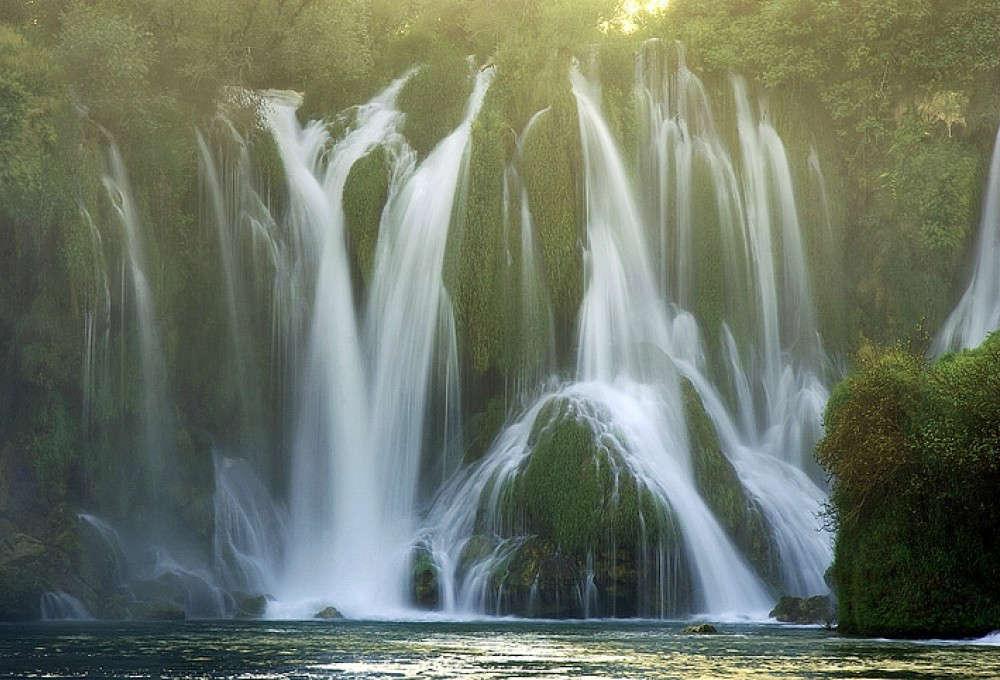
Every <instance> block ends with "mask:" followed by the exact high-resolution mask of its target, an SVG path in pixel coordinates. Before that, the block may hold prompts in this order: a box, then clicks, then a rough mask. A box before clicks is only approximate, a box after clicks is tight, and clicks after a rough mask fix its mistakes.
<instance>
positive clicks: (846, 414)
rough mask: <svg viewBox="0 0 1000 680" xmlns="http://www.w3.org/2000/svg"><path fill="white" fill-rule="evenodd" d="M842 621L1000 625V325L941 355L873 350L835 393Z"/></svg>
mask: <svg viewBox="0 0 1000 680" xmlns="http://www.w3.org/2000/svg"><path fill="white" fill-rule="evenodd" d="M818 455H819V459H820V462H821V463H822V464H823V465H824V466H825V467H826V469H827V470H828V471H829V472H830V473H831V474H832V475H833V477H834V486H833V496H832V506H833V511H834V518H835V520H836V522H837V528H838V534H837V545H836V550H835V555H834V565H833V569H832V578H833V585H834V587H835V589H836V592H837V598H838V615H839V622H840V627H841V628H842V629H843V630H844V631H846V632H850V633H858V634H863V635H892V636H968V635H977V634H982V633H985V632H988V631H991V630H995V629H996V628H998V627H1000V536H998V534H997V531H996V527H997V526H998V523H1000V506H998V505H997V502H996V498H997V495H996V494H997V489H1000V334H994V335H993V336H992V337H990V338H989V339H988V340H987V341H986V342H985V343H984V344H983V345H982V346H981V347H980V348H978V349H976V350H973V351H968V352H963V353H960V354H955V355H952V356H947V357H944V358H942V359H941V360H939V361H938V362H937V363H935V364H932V365H926V364H925V363H924V361H923V360H922V359H921V358H919V357H916V356H912V355H910V354H907V353H906V352H904V351H902V350H899V349H893V350H888V351H883V352H879V351H876V350H872V349H866V350H863V351H862V352H861V353H860V354H859V357H858V367H857V369H856V371H855V372H854V374H852V375H851V376H850V377H848V378H847V379H846V380H845V381H844V382H843V383H841V384H840V385H839V386H838V387H837V388H836V390H835V391H834V393H833V396H832V397H831V400H830V404H829V406H828V408H827V413H826V437H825V438H824V439H823V441H822V442H821V443H820V445H819V450H818Z"/></svg>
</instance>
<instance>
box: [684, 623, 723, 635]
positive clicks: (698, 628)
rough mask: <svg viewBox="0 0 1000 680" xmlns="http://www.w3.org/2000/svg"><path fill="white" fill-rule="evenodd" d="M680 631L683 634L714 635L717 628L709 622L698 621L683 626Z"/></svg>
mask: <svg viewBox="0 0 1000 680" xmlns="http://www.w3.org/2000/svg"><path fill="white" fill-rule="evenodd" d="M681 632H682V633H684V634H685V635H715V634H716V633H718V632H719V629H718V628H716V627H715V626H713V625H712V624H710V623H698V624H695V625H693V626H687V627H685V628H684V630H682V631H681Z"/></svg>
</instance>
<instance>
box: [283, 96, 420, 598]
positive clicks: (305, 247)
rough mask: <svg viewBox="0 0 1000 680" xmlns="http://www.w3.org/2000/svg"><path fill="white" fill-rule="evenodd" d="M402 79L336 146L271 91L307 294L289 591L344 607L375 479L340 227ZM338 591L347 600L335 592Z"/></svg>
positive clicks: (363, 542)
mask: <svg viewBox="0 0 1000 680" xmlns="http://www.w3.org/2000/svg"><path fill="white" fill-rule="evenodd" d="M405 82H406V78H401V79H399V80H397V81H395V82H394V83H392V85H390V86H389V87H388V88H387V89H386V90H385V91H384V92H382V93H381V94H380V95H379V96H377V97H376V98H375V99H373V100H372V101H371V102H369V103H368V104H366V105H364V106H361V107H359V108H358V109H357V111H356V113H355V120H354V122H353V125H352V127H351V128H350V130H349V131H348V132H347V134H346V135H345V136H344V137H343V138H342V139H340V140H339V141H337V142H336V143H333V144H332V146H330V144H331V139H330V136H329V132H328V131H327V128H326V127H325V126H324V125H323V124H321V123H319V122H313V123H310V124H308V125H306V126H305V127H302V126H300V125H299V123H298V121H297V119H296V115H295V112H296V109H297V106H298V103H299V102H298V99H297V98H294V97H289V96H288V95H284V96H278V95H277V94H272V96H271V97H270V100H269V102H268V104H267V109H266V116H267V122H268V125H269V127H270V129H271V132H272V135H273V137H274V139H275V142H276V144H277V147H278V150H279V154H280V156H281V160H282V163H283V166H284V169H285V176H286V180H287V185H288V193H289V208H288V215H287V222H288V224H287V232H288V235H287V238H288V240H289V242H290V243H291V244H292V248H293V249H294V251H295V254H296V255H295V257H296V261H297V262H298V264H297V265H296V267H297V268H298V269H299V271H300V272H302V274H301V275H302V276H305V277H309V278H308V279H307V280H305V281H303V282H302V283H301V288H302V289H303V290H304V291H308V295H310V299H306V300H299V301H298V302H299V304H304V305H308V308H309V309H310V310H311V314H312V317H311V319H310V321H309V325H308V336H307V340H306V354H305V361H304V363H303V365H302V367H301V371H300V372H299V379H300V381H301V385H300V388H299V390H298V397H297V399H298V401H297V403H296V409H297V412H298V417H297V418H298V419H297V424H296V426H295V435H294V442H293V460H292V474H291V489H292V490H291V494H290V502H291V507H290V530H289V532H288V535H287V537H286V539H287V557H286V559H287V567H286V573H285V575H284V579H283V585H282V588H281V594H282V596H283V597H285V598H290V599H296V598H298V599H302V598H310V597H317V596H319V597H329V598H332V599H333V600H335V601H337V603H338V605H339V606H343V605H342V603H341V599H346V596H347V594H356V595H358V596H359V598H360V599H359V600H358V601H357V602H358V605H359V606H363V605H364V604H365V602H366V600H367V601H368V602H370V598H371V596H372V592H371V591H370V590H368V591H364V592H363V593H362V592H360V591H358V590H354V585H355V584H354V583H353V582H352V577H353V576H354V575H355V574H357V573H361V574H366V573H368V574H373V573H375V569H376V568H377V567H378V562H379V555H378V544H377V541H378V538H379V537H378V536H377V535H376V534H375V533H374V532H373V531H372V527H371V525H370V524H366V522H371V521H372V518H374V517H375V516H376V514H377V512H378V505H377V501H376V499H377V495H378V494H379V493H380V490H379V488H378V478H377V476H376V474H375V471H374V455H373V453H372V451H373V449H372V446H371V445H372V442H371V440H370V432H369V430H368V425H369V397H368V394H369V391H368V385H367V382H366V379H365V366H364V356H363V353H362V350H361V341H360V338H359V327H358V322H357V319H356V316H355V300H354V293H353V290H352V288H351V281H350V276H349V268H348V258H347V243H346V238H345V233H344V222H345V218H344V212H343V202H342V198H343V190H344V184H345V183H346V181H347V177H348V174H349V173H350V170H351V168H352V167H353V166H354V164H355V162H356V161H357V160H359V159H360V158H361V157H362V156H364V155H365V154H367V153H368V152H369V151H371V150H372V149H373V148H374V147H375V146H376V145H378V144H381V143H384V142H386V141H387V140H389V139H390V138H391V137H392V136H393V135H395V134H396V131H397V129H398V127H399V125H400V124H401V122H402V114H401V113H400V112H399V111H398V110H396V108H395V105H394V104H395V99H396V96H397V95H398V93H399V91H400V89H402V86H403V85H404V84H405ZM338 593H343V594H344V597H343V598H341V597H338V596H337V595H338Z"/></svg>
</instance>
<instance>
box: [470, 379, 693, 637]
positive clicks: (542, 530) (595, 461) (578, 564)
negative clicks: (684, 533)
mask: <svg viewBox="0 0 1000 680" xmlns="http://www.w3.org/2000/svg"><path fill="white" fill-rule="evenodd" d="M607 422H608V416H607V414H606V413H604V412H603V410H602V409H601V408H600V406H598V405H596V404H592V403H589V402H584V401H580V400H576V399H571V398H564V397H554V398H552V399H551V400H550V401H549V402H548V403H547V404H545V405H544V406H543V407H542V408H541V410H540V412H539V414H538V416H537V417H536V420H535V422H534V424H533V426H532V431H531V433H530V436H529V438H528V445H529V446H530V448H531V451H530V453H529V455H528V456H527V457H526V458H525V460H524V462H523V463H522V464H521V467H520V469H519V470H518V471H517V474H516V475H514V476H513V478H512V479H511V480H510V481H509V482H508V483H507V487H506V488H505V489H503V490H502V491H501V494H500V496H501V498H502V501H501V508H500V512H501V514H502V517H501V518H500V519H501V521H500V525H501V526H502V532H503V536H499V537H497V538H495V539H491V538H490V537H489V534H488V532H486V531H485V530H484V531H483V533H481V534H477V535H476V536H474V537H473V540H471V541H470V542H469V544H468V545H467V547H466V551H465V552H466V555H463V560H462V561H463V563H465V564H467V565H469V566H471V565H472V564H479V563H483V562H484V560H488V561H490V563H491V564H492V567H491V568H492V569H493V573H492V576H491V578H492V585H491V589H492V590H493V592H494V593H495V598H494V599H495V602H493V603H490V602H488V603H487V604H488V606H489V605H490V604H492V606H495V607H497V608H498V609H500V610H502V612H503V613H517V614H521V615H527V616H554V617H580V616H583V615H585V614H589V615H591V616H595V615H606V616H630V615H639V614H646V615H649V614H652V613H656V614H659V613H663V612H661V611H659V610H658V609H656V607H657V606H658V605H654V603H660V602H664V603H666V604H665V608H666V609H668V610H669V611H670V612H678V611H683V610H684V608H685V607H686V606H687V605H688V604H689V602H688V599H687V598H688V597H689V595H688V593H689V590H690V589H689V588H688V587H687V586H688V585H689V583H688V579H689V576H688V574H687V565H686V561H685V559H684V557H683V554H682V550H681V544H680V539H679V535H678V533H677V531H676V527H675V525H674V521H673V515H672V512H671V511H670V509H669V508H668V507H665V506H664V505H663V504H662V503H661V502H660V501H658V500H657V499H656V497H655V496H654V495H653V494H652V493H651V492H650V491H649V490H648V489H647V488H646V487H645V486H644V485H643V483H642V481H641V480H640V479H639V478H638V477H637V476H636V475H635V474H634V472H633V471H632V469H631V468H630V467H629V465H628V463H627V461H626V459H625V457H624V454H623V452H622V451H621V450H620V449H619V448H618V445H617V444H616V443H615V438H614V436H613V433H612V431H611V430H610V429H606V428H605V426H604V425H603V424H602V423H607ZM481 519H482V518H481ZM489 526H495V520H494V521H492V522H491V524H490V525H489ZM484 529H485V525H484ZM668 563H669V564H670V565H671V568H672V569H673V570H672V571H671V576H670V577H669V578H667V579H666V580H660V578H659V575H658V573H659V572H658V569H659V567H663V568H664V569H666V568H667V564H668ZM469 566H466V567H464V569H468V568H469Z"/></svg>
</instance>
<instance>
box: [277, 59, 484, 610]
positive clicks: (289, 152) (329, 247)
mask: <svg viewBox="0 0 1000 680" xmlns="http://www.w3.org/2000/svg"><path fill="white" fill-rule="evenodd" d="M407 77H408V76H407ZM407 77H404V78H401V79H399V80H397V81H396V82H395V83H393V84H392V85H391V86H390V87H389V88H388V89H386V90H385V91H384V92H383V93H382V94H380V95H379V96H378V97H376V98H375V99H374V100H372V101H371V102H369V103H368V104H366V105H365V106H362V107H359V108H358V110H357V112H356V114H355V120H354V122H353V125H351V127H350V129H349V130H348V132H347V133H346V134H345V135H344V137H343V138H342V139H340V140H339V141H337V142H335V143H332V142H331V140H330V138H329V134H328V132H327V130H326V128H325V127H324V126H323V125H321V124H319V123H311V124H309V125H307V126H305V127H304V128H303V127H300V126H299V124H298V122H297V120H296V119H295V105H296V102H294V101H293V102H283V101H280V100H276V99H272V101H271V107H270V113H269V116H268V120H269V124H270V127H271V130H272V133H273V134H274V137H275V140H276V142H277V144H278V148H279V150H280V153H281V157H282V162H283V164H284V167H285V174H286V177H287V181H288V189H289V194H290V203H291V208H290V211H289V213H290V214H289V217H288V219H289V221H290V223H291V225H290V227H289V231H290V232H291V233H292V234H294V235H296V236H297V239H298V240H299V241H300V243H301V248H302V253H303V257H302V259H303V260H304V261H305V262H306V265H305V266H303V269H304V270H305V271H306V272H309V271H315V272H316V274H315V281H314V282H309V281H307V282H306V286H307V287H309V289H310V290H312V305H311V307H312V320H311V322H310V330H309V340H308V350H307V354H306V357H307V358H306V361H305V364H304V366H303V370H302V374H301V382H302V385H303V387H302V388H301V390H300V397H299V401H298V404H297V411H298V413H299V416H298V418H299V421H298V425H297V427H296V436H295V444H294V449H295V451H294V454H293V455H294V463H293V469H292V486H291V494H290V501H291V508H290V512H291V514H290V530H289V532H288V537H287V541H286V560H287V564H286V569H285V571H284V574H283V576H282V579H281V584H280V587H279V589H278V593H277V594H278V596H279V599H280V600H281V601H282V603H281V604H279V605H277V606H276V607H275V610H274V611H275V612H276V613H281V614H294V615H298V616H303V615H305V616H308V615H311V613H312V612H314V611H316V610H317V609H319V608H320V607H321V606H323V605H326V604H333V605H335V606H336V607H338V608H339V609H341V610H342V611H343V612H344V613H346V614H348V615H352V616H362V615H372V614H376V613H384V612H387V611H397V610H399V611H401V610H403V609H404V608H405V606H406V602H407V596H406V586H407V567H408V560H409V546H410V540H411V538H412V535H413V526H414V523H415V521H416V520H415V517H416V501H417V493H418V489H419V485H420V464H421V459H422V456H423V455H424V434H425V426H426V424H427V422H426V421H427V416H428V408H429V407H428V403H429V402H428V399H429V395H430V393H431V392H432V389H433V388H434V387H435V386H436V383H440V385H439V387H440V391H438V390H434V391H435V393H440V394H444V411H445V416H444V421H445V422H444V423H443V425H442V426H441V428H442V430H443V432H444V434H443V440H444V446H445V447H446V448H449V449H450V450H453V451H456V450H460V445H459V440H457V436H458V435H457V434H456V433H458V432H460V431H461V430H460V427H461V426H460V411H459V407H460V398H459V394H458V384H459V383H458V349H457V340H456V337H455V329H454V319H453V313H452V310H451V302H450V300H449V299H448V296H447V292H446V291H445V289H444V285H443V282H442V278H441V275H442V267H443V262H444V250H445V244H446V243H447V238H448V228H449V225H450V223H451V220H452V214H453V212H454V210H455V202H456V197H457V196H458V195H459V192H460V189H461V187H462V185H463V184H464V174H465V171H466V167H467V160H468V147H469V141H470V138H471V129H472V122H473V120H474V119H475V116H476V114H477V113H478V110H479V107H480V106H481V104H482V101H483V99H484V97H485V94H486V90H487V88H488V86H489V83H490V81H491V79H492V70H486V71H483V72H480V73H479V74H478V75H477V76H476V78H475V83H474V86H473V91H472V95H471V97H470V100H469V103H468V105H467V110H466V114H465V117H464V120H463V121H462V123H461V124H460V125H459V127H458V128H457V129H456V130H455V131H453V132H452V133H451V134H450V135H449V136H448V137H446V138H445V139H444V140H442V141H441V142H440V143H439V144H438V146H437V147H435V149H434V150H432V151H431V152H430V154H429V155H428V156H427V158H425V159H424V160H423V161H422V162H421V163H420V164H419V165H417V164H416V159H415V157H414V154H413V152H412V151H411V150H410V149H409V147H408V146H407V145H406V144H405V142H403V141H402V139H401V138H400V137H399V134H398V129H399V127H400V125H401V123H402V114H401V113H400V112H399V111H398V110H396V108H395V98H396V96H397V95H398V93H399V91H400V89H401V88H402V87H403V85H404V84H405V82H406V79H407ZM377 145H383V146H385V147H388V148H390V149H391V151H392V156H393V158H394V159H395V167H394V170H393V172H392V182H391V186H390V198H389V201H388V204H387V205H386V207H385V209H384V212H383V217H382V220H381V224H380V227H379V237H378V242H377V246H376V258H375V268H374V277H373V282H372V286H371V290H370V292H369V299H368V301H367V307H366V310H365V317H366V320H365V322H364V324H361V323H359V320H358V317H357V315H356V312H355V298H354V293H353V291H352V288H351V281H350V278H349V274H348V272H349V268H348V259H347V251H346V239H345V234H344V226H345V225H344V219H345V218H344V213H343V204H342V199H343V189H344V184H345V182H346V180H347V177H348V174H349V173H350V170H351V168H352V167H353V165H354V164H355V163H356V162H357V161H358V160H359V159H360V158H361V157H362V156H364V155H365V154H366V153H368V152H369V151H371V150H372V149H373V148H374V147H375V146H377ZM310 259H314V260H315V261H314V262H312V263H310ZM362 346H364V347H365V348H366V350H365V351H363V350H362ZM435 366H440V367H442V369H441V370H438V371H435V370H434V369H435ZM436 373H440V374H441V375H440V377H438V376H437V375H436ZM435 457H436V456H435ZM441 459H442V460H443V463H442V464H441V469H440V471H439V474H441V475H446V474H450V472H451V469H452V468H453V467H454V466H455V465H457V460H456V456H455V455H454V453H452V454H450V455H449V453H448V452H447V451H446V452H444V453H443V454H442V456H441ZM449 461H450V462H449Z"/></svg>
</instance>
